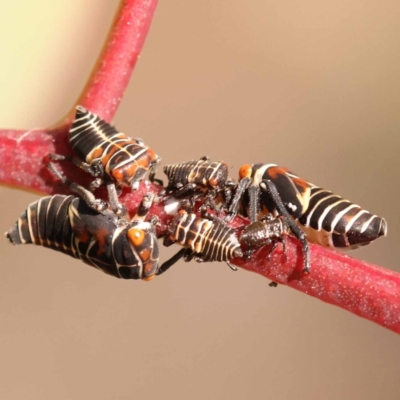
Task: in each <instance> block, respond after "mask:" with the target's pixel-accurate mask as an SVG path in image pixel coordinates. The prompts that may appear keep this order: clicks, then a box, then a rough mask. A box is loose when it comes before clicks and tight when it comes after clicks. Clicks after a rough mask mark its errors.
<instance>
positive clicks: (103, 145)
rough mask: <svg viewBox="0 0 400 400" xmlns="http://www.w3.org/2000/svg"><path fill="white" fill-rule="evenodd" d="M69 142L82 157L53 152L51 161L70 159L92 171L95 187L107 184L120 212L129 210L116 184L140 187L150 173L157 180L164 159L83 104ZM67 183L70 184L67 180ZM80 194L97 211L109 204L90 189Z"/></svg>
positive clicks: (116, 210) (93, 186)
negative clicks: (96, 197) (96, 196)
mask: <svg viewBox="0 0 400 400" xmlns="http://www.w3.org/2000/svg"><path fill="white" fill-rule="evenodd" d="M69 141H70V144H71V146H72V148H73V149H74V151H75V152H76V154H77V155H78V157H79V158H68V157H65V156H62V155H58V154H50V155H49V158H50V160H53V161H59V160H65V159H69V160H72V161H73V162H74V163H75V164H76V165H78V166H79V167H80V168H82V169H84V170H85V171H86V172H89V173H90V174H91V175H92V176H94V177H95V178H96V179H95V180H94V181H93V182H92V184H91V186H90V189H91V190H94V189H96V188H98V187H99V186H101V185H103V184H105V185H106V186H107V190H108V196H109V201H110V205H111V208H112V209H113V211H115V212H116V213H117V214H118V215H122V214H124V213H125V209H124V208H123V206H122V205H121V204H120V203H119V202H118V191H117V188H116V185H117V186H127V187H130V188H131V189H132V190H136V189H137V188H138V187H139V184H140V182H141V181H142V180H143V179H144V177H145V175H146V173H147V172H149V180H151V181H154V180H155V179H154V176H155V173H156V169H157V166H158V165H159V163H160V161H161V158H160V157H159V156H158V155H156V154H155V153H154V151H153V150H152V149H150V148H149V147H148V146H146V145H145V144H144V142H143V141H142V140H141V139H132V138H130V137H128V136H126V135H125V134H124V133H121V132H119V131H118V130H117V129H115V128H114V127H113V126H112V125H110V124H108V123H107V122H106V121H104V120H102V119H101V118H100V117H98V116H97V115H95V114H93V113H91V112H90V111H88V110H87V109H86V108H84V107H82V106H77V107H76V116H75V120H74V122H73V123H72V126H71V129H70V131H69ZM49 168H50V170H51V171H52V172H54V173H55V174H56V175H57V176H59V175H60V174H59V173H57V172H56V171H55V167H54V165H53V164H52V163H49ZM64 182H65V183H66V184H70V182H69V181H68V180H66V179H65V180H64ZM75 189H76V188H75V187H74V186H72V187H71V190H73V191H75ZM82 189H83V188H82ZM78 194H79V195H80V196H82V197H83V198H84V199H85V201H86V202H87V204H88V205H89V206H90V207H92V208H93V209H95V210H97V211H102V210H103V209H104V208H105V207H106V206H105V205H104V203H103V202H101V201H95V199H94V198H93V196H91V195H90V192H88V191H87V190H86V189H83V190H81V192H79V193H78Z"/></svg>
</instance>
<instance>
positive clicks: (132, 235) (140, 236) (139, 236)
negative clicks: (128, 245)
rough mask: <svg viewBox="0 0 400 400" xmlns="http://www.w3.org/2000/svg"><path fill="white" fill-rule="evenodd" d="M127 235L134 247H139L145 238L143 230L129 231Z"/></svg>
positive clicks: (134, 229) (133, 229)
mask: <svg viewBox="0 0 400 400" xmlns="http://www.w3.org/2000/svg"><path fill="white" fill-rule="evenodd" d="M127 235H128V238H129V240H130V241H131V242H132V243H133V245H134V246H140V245H141V244H142V243H143V241H144V239H145V237H146V233H145V232H144V231H143V229H137V228H131V229H129V230H128V233H127Z"/></svg>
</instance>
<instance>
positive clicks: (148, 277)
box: [143, 274, 156, 282]
mask: <svg viewBox="0 0 400 400" xmlns="http://www.w3.org/2000/svg"><path fill="white" fill-rule="evenodd" d="M155 276H156V274H153V275H150V276H146V277H144V278H143V280H144V281H146V282H150V281H151V280H153V279H154V277H155Z"/></svg>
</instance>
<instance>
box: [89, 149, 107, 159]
mask: <svg viewBox="0 0 400 400" xmlns="http://www.w3.org/2000/svg"><path fill="white" fill-rule="evenodd" d="M103 152H104V150H103V149H102V148H101V147H97V148H96V149H94V150H93V151H92V153H91V154H90V158H91V159H92V160H95V159H97V158H101V157H102V155H103Z"/></svg>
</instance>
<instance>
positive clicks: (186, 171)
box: [164, 156, 236, 209]
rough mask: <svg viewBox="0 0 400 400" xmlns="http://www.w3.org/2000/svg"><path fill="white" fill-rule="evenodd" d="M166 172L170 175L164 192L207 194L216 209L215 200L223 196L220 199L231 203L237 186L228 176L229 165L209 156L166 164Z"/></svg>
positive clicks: (209, 201) (178, 195) (177, 195)
mask: <svg viewBox="0 0 400 400" xmlns="http://www.w3.org/2000/svg"><path fill="white" fill-rule="evenodd" d="M164 173H165V174H166V175H167V177H168V186H167V187H166V189H165V190H164V192H170V193H171V192H172V193H173V195H174V196H175V197H181V196H183V195H185V194H187V193H188V192H191V193H192V194H193V193H200V194H205V195H206V198H207V199H208V203H209V205H210V206H212V207H213V208H214V209H216V204H215V202H214V200H215V199H216V198H217V197H218V196H222V198H221V199H219V201H222V202H223V203H224V204H227V203H229V202H230V200H231V193H232V189H233V188H234V187H236V183H235V182H234V181H233V180H232V179H230V178H229V176H228V165H227V164H226V163H225V162H222V161H210V158H209V157H208V156H204V157H202V158H200V159H199V160H197V161H195V160H192V161H186V162H182V163H177V164H169V165H166V166H165V167H164ZM193 199H196V196H194V197H193Z"/></svg>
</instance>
